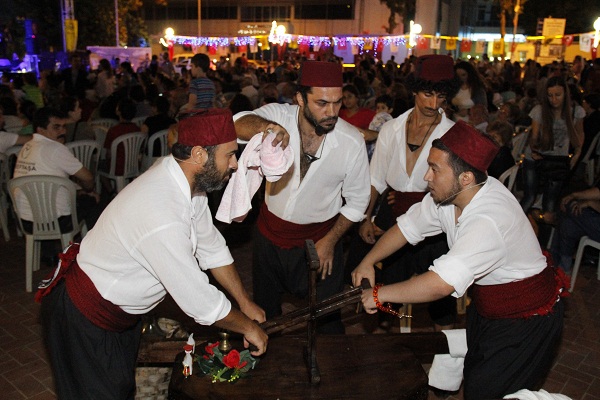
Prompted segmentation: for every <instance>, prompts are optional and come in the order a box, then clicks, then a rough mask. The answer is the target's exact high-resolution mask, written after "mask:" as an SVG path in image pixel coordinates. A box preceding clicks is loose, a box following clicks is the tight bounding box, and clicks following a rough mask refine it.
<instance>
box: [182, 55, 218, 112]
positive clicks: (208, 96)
mask: <svg viewBox="0 0 600 400" xmlns="http://www.w3.org/2000/svg"><path fill="white" fill-rule="evenodd" d="M191 64H192V78H193V79H192V81H191V82H190V88H189V97H188V103H187V104H186V105H185V110H186V111H190V110H193V109H196V108H212V107H214V101H215V84H214V83H213V81H211V80H210V79H209V78H208V77H207V76H206V74H207V72H208V70H209V69H210V59H209V58H208V56H207V55H206V54H200V53H199V54H195V55H194V57H192V60H191Z"/></svg>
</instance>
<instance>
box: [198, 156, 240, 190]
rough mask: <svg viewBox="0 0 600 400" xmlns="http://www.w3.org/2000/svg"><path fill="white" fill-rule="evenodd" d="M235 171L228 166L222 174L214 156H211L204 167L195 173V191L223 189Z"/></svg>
mask: <svg viewBox="0 0 600 400" xmlns="http://www.w3.org/2000/svg"><path fill="white" fill-rule="evenodd" d="M233 172H234V170H233V169H231V168H228V169H227V170H226V171H225V173H223V174H221V173H220V172H219V169H218V168H217V166H216V165H215V159H214V157H209V158H208V161H207V162H206V165H205V166H204V169H203V170H202V171H200V172H198V173H197V174H195V175H194V193H198V192H207V193H208V192H214V191H217V190H221V189H223V187H224V186H225V184H226V183H227V181H228V180H229V178H230V177H231V174H233Z"/></svg>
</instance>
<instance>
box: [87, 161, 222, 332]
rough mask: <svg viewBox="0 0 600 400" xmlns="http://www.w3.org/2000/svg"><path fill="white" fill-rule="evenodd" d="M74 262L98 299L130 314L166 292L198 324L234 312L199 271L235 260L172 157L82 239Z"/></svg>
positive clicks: (143, 310)
mask: <svg viewBox="0 0 600 400" xmlns="http://www.w3.org/2000/svg"><path fill="white" fill-rule="evenodd" d="M77 261H78V263H79V265H80V267H81V269H82V270H83V271H84V272H85V273H86V274H87V275H88V276H89V277H90V279H91V280H92V282H94V285H95V286H96V288H97V289H98V292H100V295H101V296H102V297H104V298H105V299H107V300H109V301H111V302H112V303H113V304H115V305H117V306H119V307H121V308H122V309H123V310H124V311H126V312H128V313H130V314H143V313H146V312H148V311H149V310H151V309H152V308H154V307H155V306H156V305H157V304H158V303H159V302H161V301H162V300H163V299H164V297H165V295H166V293H167V292H169V293H170V294H171V296H172V297H173V299H174V300H175V301H176V302H177V304H178V305H179V306H180V307H181V309H182V310H183V311H184V312H185V313H186V314H188V315H189V316H191V317H193V318H194V319H195V320H196V322H198V323H200V324H205V325H209V324H212V323H214V322H215V321H218V320H220V319H222V318H224V317H225V316H227V314H228V313H229V311H230V310H231V303H230V302H229V300H228V299H227V298H226V297H225V295H224V294H223V293H221V292H220V291H219V290H218V289H217V288H216V287H214V286H212V285H210V284H209V282H208V276H207V275H206V273H205V272H204V270H207V269H211V268H217V267H222V266H225V265H229V264H232V263H233V258H232V257H231V253H230V252H229V249H228V248H227V246H226V244H225V239H224V238H223V236H222V235H221V234H220V233H219V231H218V230H217V229H216V228H215V226H214V225H213V222H212V216H211V213H210V210H209V208H208V201H207V198H206V195H205V194H204V193H203V194H200V195H195V196H194V197H193V198H192V197H191V191H190V185H189V183H188V181H187V179H186V177H185V175H184V174H183V171H182V170H181V168H180V167H179V165H178V164H177V162H176V161H175V160H174V159H173V157H172V156H169V157H165V158H163V159H161V160H160V161H158V162H157V163H155V164H154V166H153V167H152V168H150V170H148V171H147V172H146V173H145V174H143V175H142V176H140V177H139V178H137V179H136V180H134V181H133V182H132V183H131V184H129V185H128V186H127V187H126V188H125V189H124V190H123V191H122V192H121V193H119V195H118V196H117V197H116V198H115V199H114V200H113V201H112V202H111V203H110V204H109V205H108V207H107V208H106V210H105V211H104V212H103V213H102V215H101V216H100V219H99V220H98V222H97V223H96V225H95V226H94V228H93V229H92V230H91V231H90V232H89V233H88V234H87V236H86V237H85V239H84V240H83V241H82V243H81V248H80V252H79V255H78V256H77Z"/></svg>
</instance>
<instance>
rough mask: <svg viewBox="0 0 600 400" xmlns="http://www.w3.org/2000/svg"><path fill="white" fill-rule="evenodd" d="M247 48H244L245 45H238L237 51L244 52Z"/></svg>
mask: <svg viewBox="0 0 600 400" xmlns="http://www.w3.org/2000/svg"><path fill="white" fill-rule="evenodd" d="M246 52H248V50H247V49H246V45H243V46H238V53H246Z"/></svg>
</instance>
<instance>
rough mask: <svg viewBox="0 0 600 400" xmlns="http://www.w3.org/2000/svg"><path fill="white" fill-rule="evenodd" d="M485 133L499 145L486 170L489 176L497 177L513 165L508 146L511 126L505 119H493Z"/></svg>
mask: <svg viewBox="0 0 600 400" xmlns="http://www.w3.org/2000/svg"><path fill="white" fill-rule="evenodd" d="M487 135H488V136H489V137H490V138H492V140H493V141H494V142H496V144H497V145H498V146H500V151H499V152H498V154H497V155H496V158H494V160H493V161H492V163H491V164H490V166H489V167H488V170H487V172H488V175H489V176H493V177H494V178H496V179H498V178H499V177H500V175H502V173H503V172H504V171H506V170H507V169H509V168H510V167H512V166H513V165H515V159H514V158H513V156H512V152H511V149H510V147H509V146H510V143H511V139H512V136H513V127H512V125H511V124H509V123H508V122H506V121H501V120H495V121H494V122H492V123H491V124H489V125H488V128H487Z"/></svg>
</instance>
